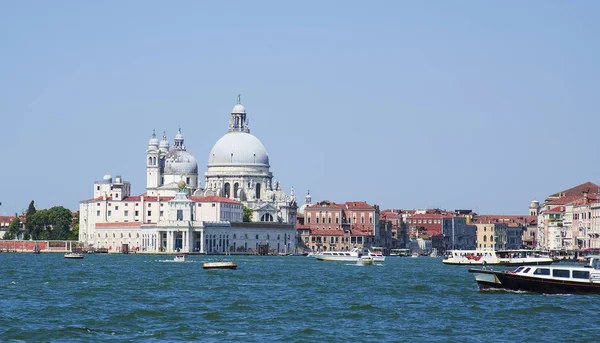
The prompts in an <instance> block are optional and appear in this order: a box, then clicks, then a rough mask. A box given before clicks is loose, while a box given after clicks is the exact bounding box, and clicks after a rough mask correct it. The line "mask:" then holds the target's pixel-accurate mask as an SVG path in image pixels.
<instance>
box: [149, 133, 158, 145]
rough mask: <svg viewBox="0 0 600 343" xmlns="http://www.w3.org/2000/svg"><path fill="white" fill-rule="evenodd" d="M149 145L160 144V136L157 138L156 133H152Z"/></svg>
mask: <svg viewBox="0 0 600 343" xmlns="http://www.w3.org/2000/svg"><path fill="white" fill-rule="evenodd" d="M148 146H153V147H157V146H158V138H156V135H152V138H150V140H149V141H148Z"/></svg>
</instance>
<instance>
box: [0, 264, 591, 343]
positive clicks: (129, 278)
mask: <svg viewBox="0 0 600 343" xmlns="http://www.w3.org/2000/svg"><path fill="white" fill-rule="evenodd" d="M171 259H172V256H163V255H141V254H139V255H112V254H111V255H107V254H96V255H86V256H85V258H84V259H83V260H66V259H64V258H63V257H62V255H61V254H44V253H42V254H41V255H34V254H29V253H0V265H1V266H2V267H1V271H2V273H1V274H0V275H1V277H0V338H1V340H2V341H3V342H6V341H28V342H29V341H36V342H38V341H52V342H57V341H61V342H69V341H77V342H90V341H109V340H110V341H115V340H121V341H134V340H135V341H147V342H162V341H202V342H222V341H238V342H342V341H348V342H410V341H420V342H502V341H505V342H541V341H552V342H586V341H593V340H597V339H598V338H600V334H598V329H597V324H598V319H597V314H598V313H600V312H599V311H600V296H582V295H541V294H532V293H508V292H497V291H496V292H480V291H478V289H477V286H476V283H475V281H474V280H473V276H472V275H471V274H469V273H468V272H467V268H466V267H462V266H445V265H443V264H442V262H441V260H440V259H434V258H429V257H422V258H416V259H415V258H401V257H388V258H387V259H386V262H385V263H383V264H381V265H375V266H357V265H355V264H353V263H346V262H321V261H317V260H315V259H313V258H311V257H290V256H286V257H258V256H231V257H230V256H227V260H229V259H231V260H235V261H236V262H237V264H238V269H237V270H203V269H202V264H201V263H202V262H203V261H208V260H214V258H213V257H210V256H188V260H187V261H186V262H184V263H174V262H171V261H170V260H171Z"/></svg>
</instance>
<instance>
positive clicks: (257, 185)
mask: <svg viewBox="0 0 600 343" xmlns="http://www.w3.org/2000/svg"><path fill="white" fill-rule="evenodd" d="M256 199H260V183H257V184H256Z"/></svg>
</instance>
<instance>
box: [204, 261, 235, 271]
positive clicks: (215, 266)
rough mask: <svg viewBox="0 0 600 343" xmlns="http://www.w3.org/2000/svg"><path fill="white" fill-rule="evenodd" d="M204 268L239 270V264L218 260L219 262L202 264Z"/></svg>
mask: <svg viewBox="0 0 600 343" xmlns="http://www.w3.org/2000/svg"><path fill="white" fill-rule="evenodd" d="M202 268H204V269H237V264H236V263H235V262H228V261H223V260H218V261H217V262H204V263H203V264H202Z"/></svg>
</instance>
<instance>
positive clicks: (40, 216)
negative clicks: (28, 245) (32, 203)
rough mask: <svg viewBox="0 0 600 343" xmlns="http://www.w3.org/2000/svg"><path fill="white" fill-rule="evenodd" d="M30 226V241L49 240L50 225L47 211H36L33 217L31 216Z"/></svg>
mask: <svg viewBox="0 0 600 343" xmlns="http://www.w3.org/2000/svg"><path fill="white" fill-rule="evenodd" d="M31 225H32V226H33V228H32V232H31V238H32V239H36V240H38V239H50V235H49V232H51V226H50V225H51V224H50V218H49V216H48V210H46V209H43V210H39V211H36V212H35V213H34V214H33V216H31Z"/></svg>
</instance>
